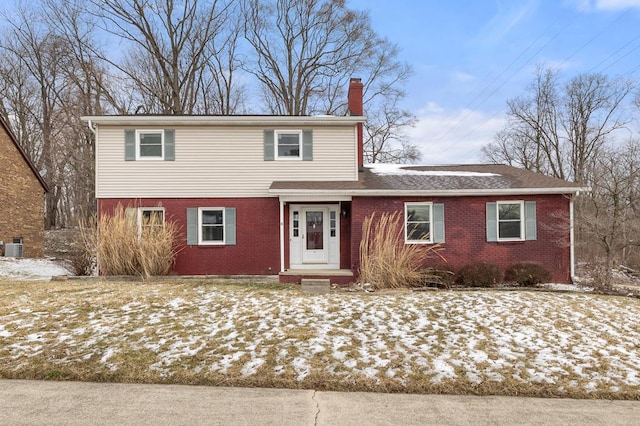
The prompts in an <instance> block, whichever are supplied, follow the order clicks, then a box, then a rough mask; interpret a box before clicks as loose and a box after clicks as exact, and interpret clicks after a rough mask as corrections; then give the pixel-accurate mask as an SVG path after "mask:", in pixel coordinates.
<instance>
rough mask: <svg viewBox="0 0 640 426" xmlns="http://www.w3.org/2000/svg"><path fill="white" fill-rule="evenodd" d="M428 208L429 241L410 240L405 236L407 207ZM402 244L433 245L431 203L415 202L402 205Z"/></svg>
mask: <svg viewBox="0 0 640 426" xmlns="http://www.w3.org/2000/svg"><path fill="white" fill-rule="evenodd" d="M417 205H420V206H429V239H428V240H410V239H409V236H408V235H407V225H408V223H407V208H408V206H417ZM404 243H405V244H433V203H432V202H431V201H429V202H426V201H416V202H406V203H404Z"/></svg>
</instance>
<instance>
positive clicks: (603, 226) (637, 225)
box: [576, 142, 640, 286]
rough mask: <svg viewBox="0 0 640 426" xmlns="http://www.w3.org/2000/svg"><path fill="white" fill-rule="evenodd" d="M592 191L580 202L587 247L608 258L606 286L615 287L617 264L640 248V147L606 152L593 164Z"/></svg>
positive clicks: (580, 199) (579, 212)
mask: <svg viewBox="0 0 640 426" xmlns="http://www.w3.org/2000/svg"><path fill="white" fill-rule="evenodd" d="M589 174H590V175H591V176H592V180H591V191H590V193H589V194H585V195H582V196H580V197H579V198H578V199H577V203H576V215H577V217H576V219H577V220H578V221H579V223H580V232H581V234H582V235H581V237H582V238H581V241H582V243H583V244H594V245H595V246H596V247H597V248H599V249H600V251H601V253H602V254H603V256H604V262H603V263H604V268H603V270H604V274H603V277H602V281H603V283H602V284H604V285H605V286H609V285H611V273H612V267H613V262H614V260H616V259H621V257H622V255H623V254H624V251H625V250H626V249H628V248H630V247H637V246H640V239H639V236H640V216H639V215H638V213H640V189H639V188H640V146H638V144H637V142H636V143H634V142H630V143H628V144H627V145H625V146H624V147H622V148H621V149H619V150H617V151H615V150H610V149H609V150H603V151H601V152H600V153H599V155H598V156H597V158H596V159H594V161H593V162H592V166H591V170H590V171H589Z"/></svg>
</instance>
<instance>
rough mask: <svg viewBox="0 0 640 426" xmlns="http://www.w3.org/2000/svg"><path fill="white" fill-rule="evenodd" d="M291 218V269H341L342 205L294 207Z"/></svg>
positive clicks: (291, 209) (291, 210)
mask: <svg viewBox="0 0 640 426" xmlns="http://www.w3.org/2000/svg"><path fill="white" fill-rule="evenodd" d="M290 218H291V220H290V239H289V242H290V245H289V250H290V267H291V269H305V268H306V269H338V268H339V267H340V243H339V241H340V239H339V222H340V220H339V205H291V206H290Z"/></svg>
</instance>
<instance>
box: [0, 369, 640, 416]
mask: <svg viewBox="0 0 640 426" xmlns="http://www.w3.org/2000/svg"><path fill="white" fill-rule="evenodd" d="M0 424H2V425H24V424H27V425H35V424H38V425H39V424H47V425H89V424H91V425H141V424H153V425H198V424H211V425H278V426H286V425H296V426H298V425H396V424H397V425H442V424H447V425H483V424H491V425H507V424H508V425H518V424H549V425H551V424H563V425H569V424H572V425H600V424H607V425H640V402H636V401H603V400H570V399H539V398H511V397H475V396H445V395H399V394H375V393H341V392H316V391H310V390H287V389H255V388H218V387H205V386H174V385H128V384H110V383H79V382H43V381H26V380H0Z"/></svg>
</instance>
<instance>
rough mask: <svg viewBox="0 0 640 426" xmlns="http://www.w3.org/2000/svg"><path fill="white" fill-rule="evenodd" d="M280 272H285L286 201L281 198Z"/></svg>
mask: <svg viewBox="0 0 640 426" xmlns="http://www.w3.org/2000/svg"><path fill="white" fill-rule="evenodd" d="M280 272H284V201H282V199H281V200H280Z"/></svg>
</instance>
